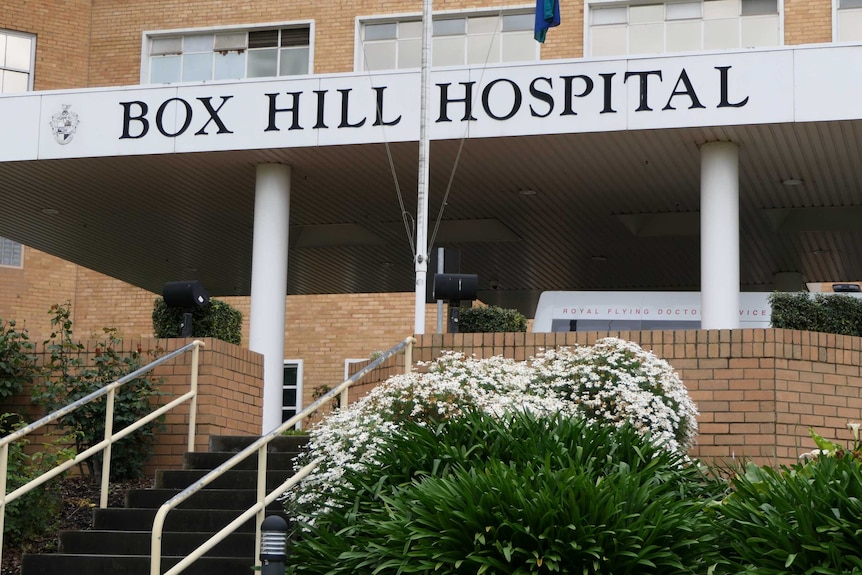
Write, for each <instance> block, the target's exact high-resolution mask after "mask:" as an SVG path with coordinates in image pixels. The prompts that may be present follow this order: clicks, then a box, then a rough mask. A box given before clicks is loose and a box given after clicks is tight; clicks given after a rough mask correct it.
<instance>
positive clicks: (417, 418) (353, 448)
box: [287, 338, 858, 521]
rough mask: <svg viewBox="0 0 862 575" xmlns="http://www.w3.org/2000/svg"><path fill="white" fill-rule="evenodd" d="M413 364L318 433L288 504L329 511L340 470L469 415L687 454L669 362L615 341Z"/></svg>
mask: <svg viewBox="0 0 862 575" xmlns="http://www.w3.org/2000/svg"><path fill="white" fill-rule="evenodd" d="M420 365H421V367H422V368H423V369H425V371H424V372H413V373H410V374H403V375H396V376H393V377H391V378H389V379H388V380H387V381H385V382H383V383H382V384H380V385H378V386H377V387H375V388H374V389H373V390H372V391H371V392H370V393H369V394H368V395H366V396H365V397H363V398H362V399H360V400H359V401H357V402H356V403H354V404H352V405H350V406H349V407H348V408H346V409H344V410H338V411H336V412H335V413H333V414H332V415H331V416H329V417H328V418H327V419H326V420H325V421H324V422H322V423H321V424H320V425H318V426H317V427H315V428H314V429H313V430H312V431H311V438H310V443H309V454H310V459H314V458H318V457H321V458H322V460H323V462H322V463H321V464H320V465H319V466H318V468H317V469H316V470H315V471H314V472H312V473H311V474H310V475H309V476H308V477H307V478H306V479H305V480H303V482H302V483H301V484H300V489H299V490H297V493H292V494H288V495H287V497H288V498H291V499H293V500H294V501H295V502H296V503H299V504H302V505H304V506H305V505H310V507H311V508H315V509H316V510H317V511H318V512H320V511H324V510H326V509H328V508H331V506H332V505H334V501H335V498H334V495H335V494H337V492H338V490H339V489H341V488H342V486H343V483H342V477H343V476H344V472H345V470H352V471H362V470H363V469H366V468H367V467H368V466H370V465H374V464H375V462H376V459H375V457H376V456H377V453H378V451H379V449H380V446H381V445H382V444H383V442H384V441H385V440H386V438H388V437H391V436H392V435H394V434H395V433H397V432H398V430H399V429H400V427H401V425H403V424H404V423H405V422H406V421H414V422H417V423H420V424H427V423H432V422H438V421H441V420H445V419H448V418H452V417H457V416H458V415H460V414H462V413H464V412H465V411H467V410H470V409H478V410H481V411H483V412H485V413H488V414H490V415H492V416H495V417H502V416H504V415H505V414H508V413H512V412H516V411H528V412H531V413H534V414H536V415H553V414H558V413H559V414H563V415H568V416H583V417H585V418H586V419H587V420H588V421H590V422H605V423H611V424H613V425H616V426H621V425H623V424H624V423H625V422H630V423H631V424H632V425H634V427H635V428H636V429H638V430H639V431H641V432H643V433H649V434H650V436H651V438H652V440H653V441H655V442H657V443H658V444H660V445H662V446H663V447H664V448H666V449H668V450H674V451H685V450H686V449H688V447H690V446H691V444H692V442H693V440H694V437H695V435H696V433H697V419H696V418H697V415H698V412H697V408H696V406H695V405H694V402H693V401H692V400H691V398H690V397H689V395H688V392H687V390H686V388H685V386H684V385H683V383H682V381H681V380H680V379H679V376H678V375H677V374H676V373H675V372H674V371H673V368H672V367H671V366H670V364H668V363H667V362H666V361H664V360H661V359H659V358H658V357H656V356H655V355H654V354H652V353H650V352H647V351H645V350H644V349H643V348H641V347H640V346H638V345H637V344H634V343H632V342H627V341H624V340H621V339H616V338H605V339H602V340H599V341H597V342H596V343H595V345H593V346H584V347H576V348H559V349H550V350H542V351H541V352H540V353H539V354H538V355H537V356H536V357H534V358H531V359H530V360H528V361H521V362H516V361H514V360H512V359H506V358H503V357H500V356H495V357H492V358H488V359H476V358H475V357H470V358H468V357H466V356H465V355H464V354H462V353H457V352H452V351H448V352H444V353H442V354H441V356H440V357H439V358H438V359H437V360H436V361H433V362H430V363H423V364H420ZM857 430H858V424H857ZM302 519H304V520H306V521H313V519H314V518H313V517H303V518H302Z"/></svg>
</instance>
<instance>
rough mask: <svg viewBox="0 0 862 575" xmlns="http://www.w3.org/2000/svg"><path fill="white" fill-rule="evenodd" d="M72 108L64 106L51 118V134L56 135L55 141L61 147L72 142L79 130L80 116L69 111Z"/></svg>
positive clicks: (68, 105) (67, 105)
mask: <svg viewBox="0 0 862 575" xmlns="http://www.w3.org/2000/svg"><path fill="white" fill-rule="evenodd" d="M71 107H72V106H71V105H70V104H63V105H62V109H61V110H60V111H59V112H57V113H56V114H54V115H53V116H51V132H52V133H53V134H54V140H55V141H56V142H57V143H58V144H60V145H61V146H65V145H66V144H68V143H69V142H71V141H72V138H74V137H75V130H76V129H77V128H78V114H76V113H75V112H71V111H69V108H71Z"/></svg>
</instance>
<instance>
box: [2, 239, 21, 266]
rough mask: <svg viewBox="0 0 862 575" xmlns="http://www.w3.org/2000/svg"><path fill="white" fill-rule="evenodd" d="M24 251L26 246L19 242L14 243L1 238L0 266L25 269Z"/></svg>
mask: <svg viewBox="0 0 862 575" xmlns="http://www.w3.org/2000/svg"><path fill="white" fill-rule="evenodd" d="M23 250H24V246H22V245H21V244H19V243H18V242H13V241H12V240H7V239H6V238H0V266H8V267H13V268H20V267H23V265H24V261H23V258H22V255H23V254H22V252H23Z"/></svg>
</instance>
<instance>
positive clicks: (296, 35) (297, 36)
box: [281, 28, 309, 48]
mask: <svg viewBox="0 0 862 575" xmlns="http://www.w3.org/2000/svg"><path fill="white" fill-rule="evenodd" d="M308 33H309V32H308V28H288V29H287V30H282V31H281V47H282V48H287V47H290V46H308Z"/></svg>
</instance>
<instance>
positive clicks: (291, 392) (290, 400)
mask: <svg viewBox="0 0 862 575" xmlns="http://www.w3.org/2000/svg"><path fill="white" fill-rule="evenodd" d="M281 405H282V406H284V407H296V388H285V389H283V390H282V391H281Z"/></svg>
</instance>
